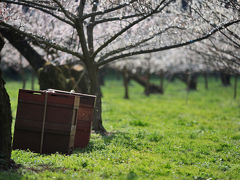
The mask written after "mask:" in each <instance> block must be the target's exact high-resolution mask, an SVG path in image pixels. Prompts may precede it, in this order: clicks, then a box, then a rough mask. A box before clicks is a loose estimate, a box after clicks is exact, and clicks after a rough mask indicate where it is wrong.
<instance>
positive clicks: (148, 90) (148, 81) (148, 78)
mask: <svg viewBox="0 0 240 180" xmlns="http://www.w3.org/2000/svg"><path fill="white" fill-rule="evenodd" d="M150 76H151V75H150V73H149V72H147V74H146V87H145V90H144V93H145V95H146V96H149V95H150Z"/></svg>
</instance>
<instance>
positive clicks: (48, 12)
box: [2, 0, 74, 27]
mask: <svg viewBox="0 0 240 180" xmlns="http://www.w3.org/2000/svg"><path fill="white" fill-rule="evenodd" d="M2 1H3V2H7V3H11V4H16V5H23V6H27V7H31V8H34V9H37V10H40V11H42V12H44V13H46V14H49V15H51V16H53V17H55V18H56V19H58V20H60V21H62V22H65V23H66V24H69V25H70V26H73V27H74V24H73V23H72V22H71V21H68V20H66V19H64V18H62V17H60V16H57V15H56V14H54V13H53V12H51V11H48V10H47V9H50V10H52V8H46V9H44V8H45V6H44V7H42V6H39V7H38V6H36V5H37V4H36V3H34V4H33V3H29V4H27V3H25V2H24V3H21V2H16V1H8V0H2ZM54 10H56V9H54Z"/></svg>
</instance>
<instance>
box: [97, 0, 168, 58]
mask: <svg viewBox="0 0 240 180" xmlns="http://www.w3.org/2000/svg"><path fill="white" fill-rule="evenodd" d="M162 2H164V0H163V1H162ZM171 2H172V0H170V1H168V2H167V3H166V4H165V5H164V6H163V7H162V8H160V6H161V4H162V3H160V5H158V6H157V7H156V8H155V10H153V11H152V12H151V13H149V14H147V15H146V16H143V17H141V18H139V19H137V20H136V21H134V22H132V23H130V24H129V25H127V26H126V27H125V28H123V29H122V30H121V31H119V32H118V33H116V34H115V35H113V36H112V37H111V38H110V39H109V40H107V41H106V42H104V43H103V44H102V45H101V46H100V47H99V48H98V49H97V50H96V51H95V52H94V54H93V58H95V57H96V55H97V54H98V53H99V52H100V51H101V50H103V49H104V48H105V47H107V46H108V45H109V44H110V43H111V42H113V41H114V40H115V39H117V38H118V37H119V36H120V35H121V34H123V33H125V32H126V31H127V30H129V29H130V28H132V27H133V26H134V25H136V24H138V23H140V22H141V21H143V20H145V19H147V18H148V17H150V16H152V15H153V14H155V13H156V12H159V11H162V10H163V9H164V8H165V7H167V6H168V5H169V4H170V3H171ZM158 8H160V9H158Z"/></svg>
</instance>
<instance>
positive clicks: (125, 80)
mask: <svg viewBox="0 0 240 180" xmlns="http://www.w3.org/2000/svg"><path fill="white" fill-rule="evenodd" d="M122 75H123V85H124V90H125V95H124V99H129V94H128V82H129V77H128V72H127V70H126V68H124V69H123V72H122Z"/></svg>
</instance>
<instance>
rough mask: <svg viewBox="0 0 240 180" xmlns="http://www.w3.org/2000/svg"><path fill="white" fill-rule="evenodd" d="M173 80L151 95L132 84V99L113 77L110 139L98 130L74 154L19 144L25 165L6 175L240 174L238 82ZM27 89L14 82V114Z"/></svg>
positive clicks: (17, 156) (18, 157)
mask: <svg viewBox="0 0 240 180" xmlns="http://www.w3.org/2000/svg"><path fill="white" fill-rule="evenodd" d="M154 83H158V80H154ZM165 85H166V89H165V94H164V95H150V97H146V96H145V95H144V94H143V88H142V87H140V86H139V85H137V84H136V83H134V82H132V83H131V86H130V87H129V88H130V89H129V90H130V100H125V99H123V95H124V93H123V87H122V82H121V81H116V80H108V81H106V85H105V86H104V87H103V88H102V90H103V95H104V97H103V124H104V126H105V127H106V129H107V130H108V131H109V132H111V133H110V135H109V136H108V137H101V136H100V135H97V134H92V136H91V140H90V144H89V146H88V148H87V149H83V150H75V151H74V153H73V154H72V155H70V156H66V155H61V154H58V153H57V154H52V155H39V154H36V153H32V152H26V151H17V150H14V151H13V153H12V158H13V159H14V160H15V161H16V162H17V163H20V164H22V167H21V168H20V169H19V170H17V171H10V172H1V173H0V179H20V178H26V179H48V178H49V179H52V178H56V179H105V178H108V179H137V178H139V179H209V178H212V179H239V177H240V151H239V149H240V110H239V108H240V107H239V99H237V100H234V99H233V87H228V88H224V87H222V86H221V84H220V82H219V81H215V79H211V81H210V84H209V90H205V89H204V86H203V82H202V80H200V83H199V85H198V91H196V92H190V93H189V94H187V93H186V91H185V85H184V84H183V83H181V82H180V81H175V82H173V83H169V82H166V83H165ZM19 87H21V84H20V83H16V82H7V89H8V92H9V94H10V97H11V103H12V109H13V115H14V116H15V113H16V107H17V90H18V88H19ZM29 87H30V86H29Z"/></svg>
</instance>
